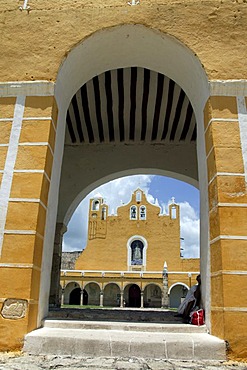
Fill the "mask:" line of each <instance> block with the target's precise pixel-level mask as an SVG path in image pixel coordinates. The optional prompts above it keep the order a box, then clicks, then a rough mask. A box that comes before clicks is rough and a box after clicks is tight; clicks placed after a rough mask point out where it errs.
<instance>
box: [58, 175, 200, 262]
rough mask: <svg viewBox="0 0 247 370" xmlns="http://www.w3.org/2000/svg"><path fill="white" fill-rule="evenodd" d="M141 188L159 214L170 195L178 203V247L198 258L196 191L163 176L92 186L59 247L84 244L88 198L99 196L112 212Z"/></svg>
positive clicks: (75, 247)
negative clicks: (181, 239) (95, 187)
mask: <svg viewBox="0 0 247 370" xmlns="http://www.w3.org/2000/svg"><path fill="white" fill-rule="evenodd" d="M138 187H139V188H141V189H142V190H143V191H145V193H146V195H147V199H148V201H149V202H150V203H156V204H159V206H160V207H161V213H162V214H163V213H167V212H168V204H169V203H170V202H171V198H172V197H174V198H175V202H176V203H177V204H179V205H180V230H181V238H183V239H184V240H183V241H182V242H181V243H182V244H181V246H182V247H183V248H184V251H183V255H184V257H186V258H192V257H199V227H200V219H199V217H200V210H199V191H198V190H197V189H196V188H195V187H193V186H191V185H189V184H187V183H184V182H182V181H179V180H175V179H172V178H169V177H164V176H155V175H133V176H126V177H122V178H119V179H116V180H113V181H110V182H108V183H106V184H104V185H102V186H100V187H98V188H97V189H94V190H93V191H92V192H91V193H90V194H88V196H87V197H86V198H85V199H84V200H83V201H82V202H81V203H80V204H79V206H78V207H77V209H76V210H75V212H74V214H73V216H72V218H71V220H70V222H69V224H68V231H67V232H66V233H65V234H64V240H63V250H64V251H75V250H77V251H78V250H82V249H83V248H85V247H86V242H87V223H88V206H89V199H90V198H93V197H95V196H102V197H103V198H104V199H105V202H106V203H107V204H108V205H109V213H110V214H116V213H117V207H118V206H120V205H121V204H123V203H124V204H126V203H128V202H129V201H130V198H131V193H132V192H133V191H135V190H136V189H137V188H138Z"/></svg>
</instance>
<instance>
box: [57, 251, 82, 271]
mask: <svg viewBox="0 0 247 370" xmlns="http://www.w3.org/2000/svg"><path fill="white" fill-rule="evenodd" d="M81 253H82V252H81V251H79V252H63V253H62V264H61V269H62V270H74V268H75V262H76V260H77V258H78V257H79V256H80V254H81Z"/></svg>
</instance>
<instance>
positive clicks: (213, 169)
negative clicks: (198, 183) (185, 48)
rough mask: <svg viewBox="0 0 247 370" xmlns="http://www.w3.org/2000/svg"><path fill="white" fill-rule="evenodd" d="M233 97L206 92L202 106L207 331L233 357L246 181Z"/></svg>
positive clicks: (238, 350) (242, 331)
mask: <svg viewBox="0 0 247 370" xmlns="http://www.w3.org/2000/svg"><path fill="white" fill-rule="evenodd" d="M237 112H238V111H237V99H236V98H235V97H217V96H214V97H211V98H210V99H209V101H208V103H207V105H206V108H205V137H206V151H207V164H208V176H209V178H208V180H209V207H210V211H209V218H210V244H211V246H210V249H211V304H212V307H211V319H212V332H213V333H214V334H215V335H216V336H219V337H221V338H224V339H225V340H227V341H228V342H229V344H230V351H231V352H232V353H233V355H234V356H236V354H237V356H239V357H245V358H246V357H247V352H246V342H247V337H246V332H247V321H246V318H247V313H246V310H245V308H246V299H245V297H246V294H247V287H246V283H247V278H246V274H244V271H246V269H247V258H246V257H247V254H246V247H247V241H246V240H244V238H243V237H241V236H242V235H245V233H246V217H247V207H246V199H247V198H246V183H245V178H244V176H243V175H244V167H243V155H242V148H241V142H240V130H239V121H238V114H237Z"/></svg>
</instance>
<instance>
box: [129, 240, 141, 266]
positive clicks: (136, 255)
mask: <svg viewBox="0 0 247 370" xmlns="http://www.w3.org/2000/svg"><path fill="white" fill-rule="evenodd" d="M143 247H144V246H143V243H142V242H141V241H140V240H135V241H134V242H133V243H132V244H131V250H132V251H131V257H132V258H131V264H132V265H142V263H143Z"/></svg>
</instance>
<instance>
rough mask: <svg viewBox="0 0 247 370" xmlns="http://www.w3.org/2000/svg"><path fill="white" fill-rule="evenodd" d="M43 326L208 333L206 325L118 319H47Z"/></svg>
mask: <svg viewBox="0 0 247 370" xmlns="http://www.w3.org/2000/svg"><path fill="white" fill-rule="evenodd" d="M43 327H45V328H53V329H56V328H57V329H85V330H120V331H137V332H138V331H143V332H155V333H206V332H207V328H206V325H202V326H195V325H188V324H180V323H175V324H174V323H166V324H163V323H143V322H141V323H140V322H136V323H135V322H116V321H81V320H69V319H67V320H54V319H46V320H44V321H43Z"/></svg>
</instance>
